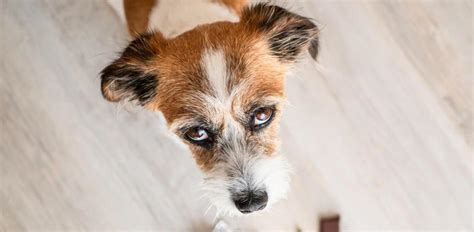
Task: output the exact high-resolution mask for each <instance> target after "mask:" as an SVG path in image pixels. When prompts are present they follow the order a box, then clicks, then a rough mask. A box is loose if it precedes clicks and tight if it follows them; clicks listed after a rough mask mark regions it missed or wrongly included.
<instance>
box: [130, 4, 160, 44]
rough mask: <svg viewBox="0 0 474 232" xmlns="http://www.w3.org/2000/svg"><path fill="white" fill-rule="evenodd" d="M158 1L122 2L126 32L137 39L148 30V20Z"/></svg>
mask: <svg viewBox="0 0 474 232" xmlns="http://www.w3.org/2000/svg"><path fill="white" fill-rule="evenodd" d="M157 1H158V0H123V4H124V10H125V18H126V19H127V25H128V31H129V33H130V35H132V36H133V37H138V36H139V35H140V34H142V33H145V32H146V31H147V29H148V20H149V17H150V14H151V10H152V9H153V6H155V5H156V3H157Z"/></svg>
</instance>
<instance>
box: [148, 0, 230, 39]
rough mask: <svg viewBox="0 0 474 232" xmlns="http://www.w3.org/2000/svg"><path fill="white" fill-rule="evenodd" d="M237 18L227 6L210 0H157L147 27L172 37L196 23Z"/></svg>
mask: <svg viewBox="0 0 474 232" xmlns="http://www.w3.org/2000/svg"><path fill="white" fill-rule="evenodd" d="M238 20H239V17H238V16H237V15H236V14H234V13H233V12H232V11H231V10H230V9H229V8H227V7H225V6H224V5H221V4H218V3H216V2H212V1H210V0H207V1H206V0H159V1H158V4H157V5H156V6H154V7H153V9H152V12H151V14H150V17H149V23H148V29H149V30H155V31H160V32H161V33H163V35H164V36H165V37H167V38H172V37H175V36H177V35H179V34H181V33H183V32H185V31H188V30H191V29H193V28H194V27H196V26H198V25H202V24H207V23H213V22H218V21H230V22H237V21H238Z"/></svg>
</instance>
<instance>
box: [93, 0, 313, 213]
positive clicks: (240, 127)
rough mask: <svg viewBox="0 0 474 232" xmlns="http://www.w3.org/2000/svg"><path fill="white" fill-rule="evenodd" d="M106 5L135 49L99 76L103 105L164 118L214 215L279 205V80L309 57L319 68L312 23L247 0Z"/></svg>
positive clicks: (283, 175)
mask: <svg viewBox="0 0 474 232" xmlns="http://www.w3.org/2000/svg"><path fill="white" fill-rule="evenodd" d="M111 2H113V0H111ZM112 5H115V8H116V9H117V10H118V11H122V9H123V11H124V14H122V18H123V19H124V21H126V23H127V25H128V30H129V32H130V34H131V35H132V36H133V37H134V40H133V41H132V42H130V44H129V45H128V46H127V47H126V48H125V49H124V50H123V52H122V53H121V55H120V57H119V58H118V59H116V60H114V61H113V62H111V63H110V64H109V65H108V66H107V67H105V68H104V69H103V70H102V72H101V74H100V78H101V91H102V94H103V96H104V98H105V99H107V100H108V101H111V102H119V101H130V102H133V103H136V104H137V105H139V106H142V107H144V108H146V109H148V110H151V111H158V112H161V113H162V114H163V116H164V118H165V120H166V122H167V125H168V127H169V129H170V130H171V131H172V132H173V133H175V134H176V135H177V136H179V137H180V138H181V139H182V141H183V142H184V143H185V144H187V145H188V146H189V149H190V151H191V152H192V154H193V157H194V159H195V161H196V163H197V165H198V166H199V168H200V170H202V172H203V173H204V175H205V178H204V190H205V192H206V195H207V196H208V197H209V199H210V201H211V203H212V204H213V205H214V206H215V207H216V209H217V211H218V212H219V213H223V214H226V215H242V214H248V213H252V212H256V211H261V210H263V209H268V208H269V206H270V205H272V204H273V203H275V202H277V201H278V200H280V199H282V198H285V196H286V194H287V192H288V190H289V164H288V162H287V160H286V159H285V157H283V156H282V155H281V154H280V153H279V136H278V128H279V120H280V117H281V113H282V108H283V104H284V102H285V91H284V80H285V76H286V75H287V73H288V71H289V70H290V69H291V68H292V67H293V66H294V65H295V63H296V62H297V61H298V60H299V59H300V58H301V57H302V55H303V54H304V53H306V51H309V53H310V54H311V56H312V57H313V58H316V56H317V52H318V44H319V40H318V39H319V29H318V27H317V26H316V25H315V23H313V22H312V20H310V19H309V18H307V17H303V16H301V15H298V14H295V13H292V12H290V11H288V10H286V9H284V8H282V7H280V6H276V5H272V4H270V3H257V4H250V3H248V2H247V1H246V0H124V2H120V1H119V2H117V0H116V1H115V3H112Z"/></svg>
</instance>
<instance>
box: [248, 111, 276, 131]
mask: <svg viewBox="0 0 474 232" xmlns="http://www.w3.org/2000/svg"><path fill="white" fill-rule="evenodd" d="M273 111H274V110H273V108H270V107H262V108H258V109H257V110H255V112H254V113H253V119H252V120H253V121H252V126H253V128H254V129H260V128H262V127H265V126H266V125H268V124H269V123H270V120H271V119H272V118H273Z"/></svg>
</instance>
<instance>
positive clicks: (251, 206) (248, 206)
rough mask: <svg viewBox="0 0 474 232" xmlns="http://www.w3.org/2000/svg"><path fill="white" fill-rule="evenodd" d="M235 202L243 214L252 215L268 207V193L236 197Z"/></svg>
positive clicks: (258, 192) (249, 193)
mask: <svg viewBox="0 0 474 232" xmlns="http://www.w3.org/2000/svg"><path fill="white" fill-rule="evenodd" d="M233 200H234V203H235V206H236V207H237V209H238V210H239V211H240V212H241V213H251V212H254V211H258V210H262V209H264V208H265V206H267V201H268V195H267V192H266V191H256V192H248V193H247V194H244V195H240V196H236V197H234V198H233Z"/></svg>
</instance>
